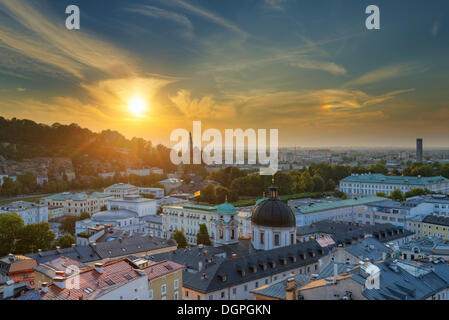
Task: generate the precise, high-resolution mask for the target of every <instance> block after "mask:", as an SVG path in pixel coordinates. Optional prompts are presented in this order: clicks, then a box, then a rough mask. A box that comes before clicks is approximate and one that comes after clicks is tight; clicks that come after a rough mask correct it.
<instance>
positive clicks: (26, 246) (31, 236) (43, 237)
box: [17, 222, 55, 254]
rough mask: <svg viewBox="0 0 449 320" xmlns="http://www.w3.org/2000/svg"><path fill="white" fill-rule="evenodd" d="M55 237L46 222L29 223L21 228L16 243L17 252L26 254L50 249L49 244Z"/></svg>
mask: <svg viewBox="0 0 449 320" xmlns="http://www.w3.org/2000/svg"><path fill="white" fill-rule="evenodd" d="M54 239H55V234H54V233H53V232H52V231H51V230H50V225H49V224H48V223H47V222H41V223H36V224H29V225H27V226H25V227H24V228H23V229H22V232H21V234H20V241H19V243H18V250H17V251H18V252H19V253H21V254H28V253H34V252H37V250H38V249H41V250H43V251H46V250H49V249H51V244H52V242H53V240H54Z"/></svg>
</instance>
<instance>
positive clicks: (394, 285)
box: [362, 261, 448, 300]
mask: <svg viewBox="0 0 449 320" xmlns="http://www.w3.org/2000/svg"><path fill="white" fill-rule="evenodd" d="M376 265H377V266H378V267H379V268H380V271H381V275H380V289H370V290H364V291H363V292H362V294H363V295H364V296H365V297H366V298H367V299H369V300H425V299H427V298H429V297H431V296H432V295H434V294H436V293H438V292H440V291H442V290H443V289H445V288H447V287H448V284H447V283H446V281H444V280H443V279H442V278H441V277H439V276H438V275H437V274H436V273H434V272H430V273H428V274H425V275H422V276H419V277H415V276H413V275H412V274H410V273H409V272H407V271H406V270H404V269H403V268H401V267H400V266H397V265H396V268H395V269H396V271H395V270H394V269H393V268H391V267H390V266H391V265H394V263H393V262H391V261H386V262H384V263H379V264H376Z"/></svg>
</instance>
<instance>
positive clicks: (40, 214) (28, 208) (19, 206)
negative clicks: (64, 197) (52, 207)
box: [0, 201, 48, 225]
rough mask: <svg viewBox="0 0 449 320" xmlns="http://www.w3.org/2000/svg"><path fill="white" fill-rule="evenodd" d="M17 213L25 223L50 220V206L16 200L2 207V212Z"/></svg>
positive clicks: (0, 210)
mask: <svg viewBox="0 0 449 320" xmlns="http://www.w3.org/2000/svg"><path fill="white" fill-rule="evenodd" d="M2 213H16V214H17V215H19V216H20V217H21V218H22V219H23V222H24V224H25V225H29V224H36V223H41V222H48V206H47V205H43V204H38V203H33V202H26V201H16V202H13V203H10V204H5V205H3V206H1V207H0V214H2Z"/></svg>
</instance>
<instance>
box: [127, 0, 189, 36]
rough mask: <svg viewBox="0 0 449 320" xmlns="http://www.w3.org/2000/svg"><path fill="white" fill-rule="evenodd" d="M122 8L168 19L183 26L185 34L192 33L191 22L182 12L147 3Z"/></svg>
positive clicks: (156, 17)
mask: <svg viewBox="0 0 449 320" xmlns="http://www.w3.org/2000/svg"><path fill="white" fill-rule="evenodd" d="M124 10H126V11H129V12H134V13H138V14H142V15H145V16H148V17H152V18H155V19H165V20H169V21H171V22H173V23H175V24H178V25H179V26H181V27H183V28H185V34H186V35H189V36H191V35H192V32H193V25H192V22H191V21H190V20H189V18H187V17H186V16H185V15H182V14H179V13H176V12H172V11H169V10H165V9H161V8H158V7H154V6H149V5H145V6H140V7H134V8H126V9H124Z"/></svg>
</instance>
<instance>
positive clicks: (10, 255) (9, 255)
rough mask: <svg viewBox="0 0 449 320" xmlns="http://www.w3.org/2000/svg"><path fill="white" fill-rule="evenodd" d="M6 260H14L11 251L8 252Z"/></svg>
mask: <svg viewBox="0 0 449 320" xmlns="http://www.w3.org/2000/svg"><path fill="white" fill-rule="evenodd" d="M8 260H9V261H10V262H14V255H13V254H12V253H10V254H8Z"/></svg>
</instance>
